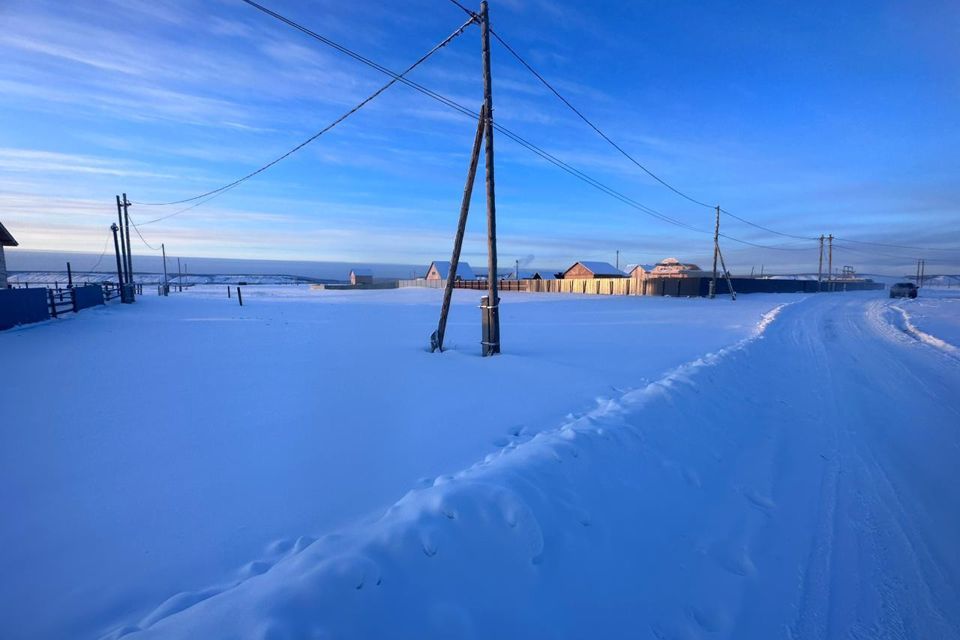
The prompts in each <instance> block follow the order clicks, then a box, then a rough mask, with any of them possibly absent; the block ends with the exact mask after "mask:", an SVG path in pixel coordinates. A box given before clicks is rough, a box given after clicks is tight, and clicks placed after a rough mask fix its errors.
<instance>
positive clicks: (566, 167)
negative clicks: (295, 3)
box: [242, 0, 801, 251]
mask: <svg viewBox="0 0 960 640" xmlns="http://www.w3.org/2000/svg"><path fill="white" fill-rule="evenodd" d="M242 1H243V2H245V3H247V4H249V5H250V6H252V7H254V8H256V9H258V10H260V11H262V12H263V13H265V14H267V15H269V16H271V17H273V18H275V19H277V20H279V21H281V22H283V23H284V24H286V25H288V26H290V27H292V28H294V29H296V30H298V31H300V32H301V33H304V34H305V35H308V36H310V37H312V38H314V39H316V40H319V41H320V42H322V43H324V44H327V45H329V46H331V47H333V48H334V49H337V50H338V51H340V52H342V53H344V54H345V55H348V56H350V57H351V58H353V59H355V60H357V61H359V62H361V63H363V64H365V65H367V66H369V67H371V68H373V69H376V70H377V71H380V72H381V73H384V74H386V75H388V76H391V77H392V78H393V79H394V80H396V81H399V82H401V83H403V84H405V85H407V86H408V87H410V88H412V89H414V90H415V91H418V92H420V93H422V94H423V95H426V96H427V97H430V98H432V99H434V100H436V101H438V102H440V103H441V104H443V105H445V106H447V107H449V108H451V109H453V110H455V111H458V112H459V113H461V114H462V115H464V116H466V117H469V118H470V119H472V120H476V118H477V117H478V115H479V114H478V113H477V112H476V111H474V110H472V109H470V108H468V107H465V106H464V105H462V104H459V103H457V102H456V101H454V100H452V99H450V98H448V97H446V96H444V95H442V94H440V93H437V92H436V91H433V90H431V89H429V88H427V87H425V86H423V85H421V84H419V83H417V82H415V81H413V80H410V79H409V78H405V77H403V75H404V74H405V73H406V72H404V74H397V73H396V72H394V71H391V70H390V69H388V68H386V67H384V66H383V65H381V64H379V63H377V62H374V61H373V60H371V59H369V58H367V57H365V56H363V55H361V54H359V53H357V52H355V51H352V50H350V49H348V48H347V47H344V46H343V45H340V44H337V43H336V42H334V41H332V40H330V39H329V38H327V37H325V36H323V35H321V34H319V33H316V32H315V31H312V30H311V29H309V28H308V27H305V26H303V25H301V24H299V23H297V22H295V21H293V20H291V19H289V18H286V17H285V16H282V15H280V14H278V13H276V12H275V11H272V10H270V9H267V8H266V7H264V6H262V5H260V4H258V3H256V2H253V0H242ZM451 1H452V0H451ZM455 4H457V6H459V7H460V8H461V9H463V10H464V11H466V13H467V14H468V15H469V16H470V21H468V22H467V23H466V24H465V25H463V26H462V27H461V28H460V30H458V34H459V32H462V30H463V29H465V28H466V27H467V26H469V24H470V23H471V22H473V21H474V20H475V19H476V15H475V14H474V13H473V12H471V11H469V10H468V9H466V8H465V7H463V5H460V4H459V3H455ZM491 33H492V31H491ZM493 127H494V129H495V130H496V131H499V132H500V133H502V134H503V135H505V136H507V138H509V139H511V140H513V141H514V142H516V143H517V144H519V145H521V146H522V147H524V148H526V149H527V150H528V151H531V152H532V153H534V154H536V155H537V156H539V157H541V158H542V159H544V160H546V161H548V162H550V163H551V164H554V165H555V166H557V167H559V168H560V169H562V170H563V171H565V172H567V173H569V174H571V175H573V176H575V177H576V178H578V179H580V180H582V181H584V182H586V183H587V184H589V185H591V186H593V187H594V188H596V189H598V190H600V191H602V192H604V193H606V194H607V195H609V196H611V197H613V198H616V199H617V200H620V201H621V202H623V203H625V204H627V205H629V206H632V207H634V208H636V209H638V210H640V211H642V212H643V213H646V214H647V215H650V216H652V217H654V218H657V219H659V220H661V221H663V222H666V223H668V224H672V225H674V226H677V227H681V228H685V229H689V230H691V231H696V232H698V233H710V231H708V230H705V229H700V228H697V227H694V226H692V225H690V224H687V223H685V222H683V221H680V220H677V219H675V218H672V217H670V216H667V215H665V214H663V213H661V212H659V211H657V210H655V209H652V208H650V207H648V206H646V205H644V204H642V203H640V202H637V201H636V200H633V199H632V198H630V197H628V196H625V195H624V194H622V193H620V192H618V191H616V190H614V189H612V188H611V187H608V186H607V185H605V184H603V183H601V182H600V181H599V180H596V179H595V178H592V177H591V176H589V175H588V174H586V173H585V172H583V171H581V170H579V169H576V168H575V167H573V166H571V165H570V164H568V163H566V162H564V161H562V160H560V159H559V158H557V157H556V156H554V155H552V154H550V153H548V152H547V151H544V150H543V149H542V148H540V147H538V146H537V145H535V144H533V143H532V142H530V141H529V140H526V139H524V138H523V137H522V136H520V135H519V134H517V133H515V132H513V131H511V130H509V129H507V128H506V127H504V126H503V125H500V124H498V123H496V122H494V123H493ZM722 235H723V237H725V238H727V239H728V240H731V241H733V242H739V243H741V244H746V245H750V246H755V247H760V248H764V249H773V250H783V251H797V250H801V249H797V248H786V247H776V246H770V245H762V244H759V243H755V242H750V241H747V240H741V239H739V238H735V237H733V236H728V235H726V234H722Z"/></svg>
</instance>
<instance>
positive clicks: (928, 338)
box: [889, 303, 960, 360]
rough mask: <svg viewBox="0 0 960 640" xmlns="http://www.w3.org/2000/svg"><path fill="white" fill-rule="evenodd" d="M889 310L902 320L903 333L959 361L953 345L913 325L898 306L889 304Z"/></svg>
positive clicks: (959, 351) (958, 351)
mask: <svg viewBox="0 0 960 640" xmlns="http://www.w3.org/2000/svg"><path fill="white" fill-rule="evenodd" d="M889 308H891V309H895V310H896V311H898V312H899V313H900V317H901V318H902V319H903V324H904V329H903V331H904V333H906V334H908V335H910V336H912V337H913V338H915V339H916V340H918V341H920V342H922V343H923V344H926V345H929V346H931V347H933V348H935V349H938V350H939V351H941V352H943V353H945V354H946V355H948V356H950V357H952V358H955V359H957V360H960V348H957V347H956V346H955V345H952V344H950V343H949V342H947V341H946V340H941V339H940V338H938V337H936V336H934V335H932V334H929V333H927V332H926V331H923V330H922V329H920V328H919V327H918V326H917V325H915V324H914V323H913V317H912V316H911V315H910V313H909V312H908V311H907V310H906V309H904V308H903V307H901V306H900V305H898V304H894V303H890V304H889Z"/></svg>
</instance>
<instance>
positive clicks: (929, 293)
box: [892, 287, 960, 356]
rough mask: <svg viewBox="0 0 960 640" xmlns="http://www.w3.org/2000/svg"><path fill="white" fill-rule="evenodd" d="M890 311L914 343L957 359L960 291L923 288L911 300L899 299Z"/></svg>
mask: <svg viewBox="0 0 960 640" xmlns="http://www.w3.org/2000/svg"><path fill="white" fill-rule="evenodd" d="M892 306H893V308H894V309H895V310H897V311H899V312H900V313H901V315H902V319H903V325H904V329H905V330H906V331H908V332H909V333H911V334H912V335H914V336H915V337H917V338H918V339H920V340H922V341H924V342H926V343H928V344H930V345H933V346H935V347H939V348H941V349H943V350H945V351H947V352H952V353H954V354H956V355H958V356H960V289H947V288H934V287H924V288H922V289H921V290H920V295H919V296H918V297H917V298H913V299H900V300H898V301H897V302H896V303H895V304H894V305H892Z"/></svg>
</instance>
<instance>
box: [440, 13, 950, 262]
mask: <svg viewBox="0 0 960 640" xmlns="http://www.w3.org/2000/svg"><path fill="white" fill-rule="evenodd" d="M450 2H451V3H452V4H454V5H456V6H457V7H459V8H460V9H461V10H463V11H465V12H466V13H467V14H468V15H471V16H472V15H474V14H473V12H472V11H470V10H469V9H467V8H466V7H464V6H463V5H462V4H461V3H460V2H458V1H457V0H450ZM490 33H492V34H493V36H494V37H495V38H496V39H497V41H498V42H500V44H502V45H503V46H504V48H505V49H506V50H507V51H508V52H509V53H510V54H511V55H512V56H513V57H514V58H516V59H517V61H518V62H519V63H520V64H521V65H523V66H524V67H525V68H526V69H527V70H528V71H529V72H530V73H531V74H533V76H534V77H536V78H537V80H539V81H540V82H541V83H542V84H543V85H544V86H545V87H546V88H547V89H549V90H550V92H551V93H553V94H554V95H555V96H556V97H557V98H558V99H559V100H560V101H561V102H563V104H564V105H566V106H567V107H568V108H569V109H570V110H571V111H573V112H574V113H575V114H576V115H577V116H578V117H579V118H580V119H581V120H583V121H584V122H585V123H586V124H587V125H588V126H589V127H590V128H591V129H593V130H594V131H595V132H596V133H597V134H598V135H599V136H600V137H601V138H603V139H604V140H605V141H606V142H607V143H609V144H610V145H611V146H612V147H613V148H614V149H616V150H617V151H618V152H620V153H621V154H622V155H623V156H624V157H625V158H627V159H628V160H629V161H630V162H632V163H633V164H634V165H636V166H637V167H639V168H640V169H642V170H643V171H644V172H645V173H646V174H647V175H649V176H650V177H651V178H653V179H654V180H656V181H657V182H659V183H660V184H661V185H663V186H664V187H666V188H668V189H669V190H671V191H673V192H674V193H676V194H677V195H679V196H681V197H682V198H685V199H686V200H689V201H690V202H692V203H694V204H698V205H700V206H703V207H707V208H713V206H712V205H709V204H707V203H706V202H703V201H701V200H698V199H696V198H694V197H692V196H690V195H688V194H687V193H684V192H683V191H681V190H680V189H678V188H676V187H674V186H673V185H672V184H670V183H668V182H667V181H666V180H664V179H662V178H661V177H660V176H658V175H657V174H655V173H654V172H653V171H651V170H650V169H648V168H647V167H646V166H644V165H643V164H642V163H640V162H639V161H638V160H637V159H636V158H634V157H633V156H632V155H630V154H629V153H628V152H627V151H626V150H624V149H623V147H621V146H620V145H619V144H617V143H616V142H615V141H614V140H613V139H611V138H610V136H608V135H607V134H606V133H604V132H603V131H602V130H601V129H600V128H599V127H598V126H597V125H596V124H594V123H593V122H592V121H591V120H590V119H589V118H587V117H586V116H585V115H584V114H583V112H581V111H580V110H579V109H577V108H576V107H575V106H574V105H573V104H572V103H571V102H570V101H569V100H567V98H566V97H564V96H563V94H561V93H560V92H559V91H558V90H557V89H556V88H555V87H554V86H553V85H552V84H550V83H549V82H548V81H547V80H546V78H544V77H543V76H542V75H541V74H540V73H539V72H538V71H537V70H536V69H534V68H533V66H532V65H530V63H528V62H527V61H526V60H525V59H524V58H523V56H521V55H520V54H519V53H517V51H516V50H515V49H514V48H513V47H511V46H510V44H509V43H507V41H506V40H504V39H503V38H502V37H501V36H500V35H499V34H498V33H497V32H496V31H494V30H493V29H491V30H490ZM720 211H721V212H722V213H724V214H726V215H728V216H730V217H731V218H734V219H736V220H739V221H740V222H743V223H745V224H748V225H750V226H752V227H755V228H757V229H761V230H763V231H766V232H768V233H772V234H775V235H779V236H783V237H787V238H794V239H797V240H816V238H815V237H811V236H801V235H796V234H792V233H785V232H783V231H777V230H776V229H771V228H770V227H767V226H764V225H762V224H759V223H756V222H753V221H751V220H748V219H746V218H744V217H742V216H739V215H737V214H735V213H733V212H731V211H728V210H727V209H724V208H722V207H721V209H720ZM844 240H845V241H847V242H855V243H858V244H867V245H871V244H872V245H876V246H885V247H891V248H900V249H911V250H918V251H952V250H953V249H943V248H931V247H926V248H925V247H912V246H905V245H893V244H885V243H880V242H868V241H864V240H853V239H851V238H845V239H844Z"/></svg>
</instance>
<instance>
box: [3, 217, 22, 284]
mask: <svg viewBox="0 0 960 640" xmlns="http://www.w3.org/2000/svg"><path fill="white" fill-rule="evenodd" d="M19 245H20V243H19V242H17V241H16V239H14V237H13V235H12V234H11V233H10V232H9V231H7V228H6V227H5V226H3V223H2V222H0V289H6V288H7V260H6V258H5V257H4V256H3V248H4V247H17V246H19Z"/></svg>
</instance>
